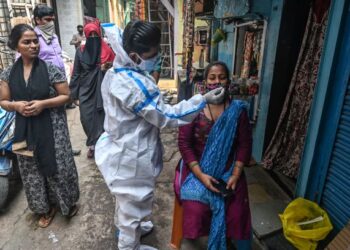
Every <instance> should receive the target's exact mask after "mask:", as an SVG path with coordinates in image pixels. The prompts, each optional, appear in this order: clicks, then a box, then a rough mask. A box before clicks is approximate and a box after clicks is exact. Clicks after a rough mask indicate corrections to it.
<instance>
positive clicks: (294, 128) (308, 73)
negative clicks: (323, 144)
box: [264, 0, 330, 178]
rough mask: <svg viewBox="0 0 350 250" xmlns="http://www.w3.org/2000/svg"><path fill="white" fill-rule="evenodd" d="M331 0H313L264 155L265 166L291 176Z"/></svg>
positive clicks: (299, 150) (300, 147)
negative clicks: (283, 99)
mask: <svg viewBox="0 0 350 250" xmlns="http://www.w3.org/2000/svg"><path fill="white" fill-rule="evenodd" d="M329 4H330V1H329V0H328V1H323V0H315V1H314V3H313V6H312V8H311V10H310V14H309V18H308V21H307V25H306V28H305V34H304V39H303V43H302V46H301V49H300V52H299V58H298V61H297V64H296V67H295V70H294V74H293V78H292V81H291V84H290V87H289V91H288V93H287V97H286V100H285V103H284V106H283V109H282V113H281V116H280V118H279V121H278V124H277V128H276V130H275V133H274V135H273V137H272V139H271V142H270V144H269V146H268V147H267V149H266V152H265V155H264V167H265V168H267V169H276V170H278V171H279V172H281V173H283V174H284V175H287V176H289V177H292V178H296V177H297V176H298V172H299V163H300V159H301V154H302V151H303V147H304V142H305V136H306V130H307V125H308V122H309V113H310V107H311V103H312V99H313V94H314V89H315V85H316V81H317V75H318V69H319V64H320V58H321V54H322V47H323V43H324V36H325V31H326V26H327V17H328V8H329Z"/></svg>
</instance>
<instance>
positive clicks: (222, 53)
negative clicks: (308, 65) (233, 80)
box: [218, 0, 284, 161]
mask: <svg viewBox="0 0 350 250" xmlns="http://www.w3.org/2000/svg"><path fill="white" fill-rule="evenodd" d="M219 1H220V0H219ZM250 3H251V12H253V13H258V14H261V15H262V16H263V17H264V19H266V20H267V21H268V24H267V36H266V41H265V51H264V61H263V67H262V79H261V83H262V84H261V89H260V93H259V95H260V106H259V110H260V111H259V113H258V120H257V123H256V124H255V126H254V129H253V140H254V141H253V156H254V158H255V159H256V160H257V161H260V160H261V158H262V154H263V147H264V139H265V130H266V119H267V114H268V110H269V99H270V91H271V86H272V80H273V72H274V64H275V57H276V49H277V40H278V35H279V30H280V23H281V17H282V10H283V3H284V0H252V1H250ZM221 28H223V29H224V30H225V32H228V36H227V40H226V41H225V42H221V43H220V44H219V48H218V59H219V60H222V61H224V62H225V63H227V65H228V66H229V69H232V59H233V58H232V53H233V38H234V34H233V26H232V25H225V24H223V23H221Z"/></svg>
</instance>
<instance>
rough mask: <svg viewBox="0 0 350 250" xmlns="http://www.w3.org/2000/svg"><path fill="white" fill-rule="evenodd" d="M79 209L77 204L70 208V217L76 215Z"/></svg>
mask: <svg viewBox="0 0 350 250" xmlns="http://www.w3.org/2000/svg"><path fill="white" fill-rule="evenodd" d="M78 211H79V207H78V206H77V205H73V206H72V207H71V208H70V209H69V214H68V215H67V217H68V218H72V217H74V216H75V215H76V214H77V213H78Z"/></svg>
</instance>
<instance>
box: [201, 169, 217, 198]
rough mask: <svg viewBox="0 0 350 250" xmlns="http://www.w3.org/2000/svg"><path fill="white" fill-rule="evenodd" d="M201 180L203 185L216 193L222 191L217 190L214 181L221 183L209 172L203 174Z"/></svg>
mask: <svg viewBox="0 0 350 250" xmlns="http://www.w3.org/2000/svg"><path fill="white" fill-rule="evenodd" d="M199 180H200V181H201V182H202V183H203V185H204V186H205V187H206V188H208V189H209V190H210V191H213V192H215V193H220V191H219V190H217V189H216V188H215V187H214V186H213V183H219V182H218V181H217V180H216V179H215V178H214V177H212V176H210V175H207V174H203V173H202V174H201V175H200V177H199Z"/></svg>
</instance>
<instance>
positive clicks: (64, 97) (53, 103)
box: [26, 82, 70, 116]
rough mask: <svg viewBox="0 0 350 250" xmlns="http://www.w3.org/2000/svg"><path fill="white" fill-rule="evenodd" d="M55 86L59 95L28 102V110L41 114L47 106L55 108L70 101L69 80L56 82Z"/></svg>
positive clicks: (28, 111) (32, 113)
mask: <svg viewBox="0 0 350 250" xmlns="http://www.w3.org/2000/svg"><path fill="white" fill-rule="evenodd" d="M54 87H55V89H56V92H57V96H56V97H53V98H49V99H45V100H33V101H30V102H29V103H28V106H27V107H26V112H27V113H28V114H29V115H32V116H33V115H34V116H35V115H39V114H40V113H41V112H42V111H43V110H44V109H47V108H55V107H60V106H63V105H64V104H66V103H68V102H69V100H70V98H69V93H70V92H69V87H68V84H67V82H63V83H56V84H54Z"/></svg>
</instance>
